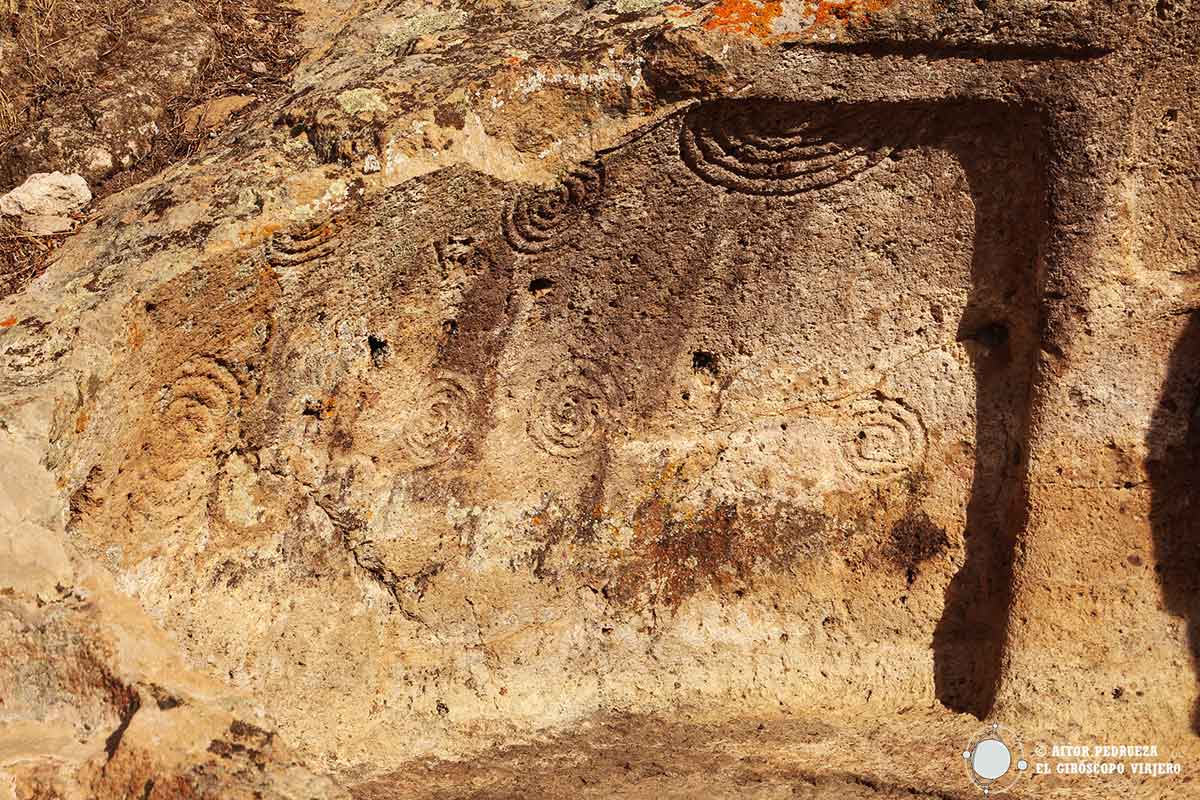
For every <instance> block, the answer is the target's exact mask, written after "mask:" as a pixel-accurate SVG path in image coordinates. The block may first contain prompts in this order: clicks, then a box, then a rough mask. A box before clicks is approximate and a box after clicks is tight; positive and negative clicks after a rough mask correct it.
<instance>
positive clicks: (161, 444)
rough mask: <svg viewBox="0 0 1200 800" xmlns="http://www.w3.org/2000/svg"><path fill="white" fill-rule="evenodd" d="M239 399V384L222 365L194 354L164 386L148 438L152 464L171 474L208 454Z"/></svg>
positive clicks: (162, 473)
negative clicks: (155, 431) (153, 424)
mask: <svg viewBox="0 0 1200 800" xmlns="http://www.w3.org/2000/svg"><path fill="white" fill-rule="evenodd" d="M240 402H241V386H240V385H239V384H238V381H237V378H236V377H234V375H233V373H232V372H230V371H229V370H228V369H227V368H225V367H223V366H222V365H220V364H218V363H217V362H216V361H214V360H212V359H210V358H203V357H200V358H194V359H192V360H190V361H188V362H187V363H185V364H184V365H183V366H182V367H180V368H179V372H178V373H177V375H176V378H175V380H174V381H173V382H172V383H171V386H170V387H169V388H168V389H167V392H166V395H165V397H164V398H163V401H162V405H161V410H160V412H159V414H158V416H157V419H156V425H157V431H158V433H157V434H156V435H155V436H154V437H153V438H152V439H151V451H152V454H153V463H154V469H155V471H156V472H157V473H158V474H159V477H161V478H164V479H168V480H169V479H173V478H174V477H177V476H176V475H175V473H177V472H181V471H182V470H184V469H186V465H187V463H188V462H189V461H191V460H193V459H197V458H206V457H208V456H209V455H211V454H212V452H213V450H214V448H216V447H217V446H218V444H219V443H220V442H221V440H222V439H223V438H224V437H225V435H226V433H227V432H228V430H229V425H230V423H231V420H232V418H233V416H234V414H235V413H236V412H237V409H238V407H239V405H240Z"/></svg>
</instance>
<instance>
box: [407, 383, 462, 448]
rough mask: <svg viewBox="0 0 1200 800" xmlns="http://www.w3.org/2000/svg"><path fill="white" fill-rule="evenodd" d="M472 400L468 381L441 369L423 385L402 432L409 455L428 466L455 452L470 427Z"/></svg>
mask: <svg viewBox="0 0 1200 800" xmlns="http://www.w3.org/2000/svg"><path fill="white" fill-rule="evenodd" d="M474 400H475V392H474V389H473V388H472V384H471V382H470V381H469V380H468V379H466V378H464V377H462V376H461V375H455V374H453V373H449V372H447V373H442V374H441V375H439V376H438V377H436V378H434V379H432V380H430V381H428V382H427V383H425V384H424V385H422V386H421V388H420V389H419V390H418V392H417V395H416V399H415V403H414V405H413V411H412V414H411V416H410V417H409V419H408V420H407V422H406V423H405V425H404V430H403V433H402V434H401V443H402V446H403V448H404V452H405V453H406V454H407V455H408V457H409V459H411V460H412V461H413V463H415V464H416V465H417V466H418V467H428V466H433V465H434V464H440V463H442V462H444V461H447V460H449V459H450V458H451V456H453V455H454V454H455V453H457V452H458V451H459V449H461V448H462V446H463V443H464V442H465V441H466V440H467V435H468V433H469V432H470V429H471V408H472V405H473V403H474Z"/></svg>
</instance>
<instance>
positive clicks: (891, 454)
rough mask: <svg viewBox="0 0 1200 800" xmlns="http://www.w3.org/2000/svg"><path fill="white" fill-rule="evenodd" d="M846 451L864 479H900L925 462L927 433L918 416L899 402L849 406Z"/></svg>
mask: <svg viewBox="0 0 1200 800" xmlns="http://www.w3.org/2000/svg"><path fill="white" fill-rule="evenodd" d="M845 435H846V438H845V441H844V443H843V450H844V451H845V453H846V459H847V461H848V462H849V464H850V467H851V468H852V469H853V470H854V471H855V472H857V473H859V474H861V475H866V476H868V477H872V478H888V477H891V476H894V475H900V474H902V473H904V472H907V471H909V470H911V469H913V468H915V467H917V466H919V465H920V464H921V463H922V462H923V461H924V459H925V445H926V433H925V426H924V424H923V423H922V422H921V418H920V416H919V415H918V414H917V412H915V411H913V410H912V409H910V408H908V407H907V406H905V405H904V404H903V403H901V402H899V401H897V400H890V399H887V398H881V397H871V398H866V399H863V400H858V401H855V402H854V403H853V404H851V406H850V414H849V418H848V424H847V426H846V434H845Z"/></svg>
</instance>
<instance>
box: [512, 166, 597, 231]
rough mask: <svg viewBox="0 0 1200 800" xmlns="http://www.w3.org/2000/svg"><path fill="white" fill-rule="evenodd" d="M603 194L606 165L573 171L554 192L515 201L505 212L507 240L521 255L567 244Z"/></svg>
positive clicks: (534, 194)
mask: <svg viewBox="0 0 1200 800" xmlns="http://www.w3.org/2000/svg"><path fill="white" fill-rule="evenodd" d="M603 193H604V165H603V164H602V163H601V162H599V161H596V162H594V163H592V164H585V165H584V166H582V167H580V168H579V169H576V170H575V171H573V172H572V173H571V174H570V175H568V176H567V177H566V179H565V180H563V181H562V182H561V183H559V184H558V185H557V186H555V187H553V188H551V189H542V190H540V191H536V192H532V193H529V194H523V195H519V196H517V197H516V198H514V199H513V200H512V201H511V202H510V203H509V204H508V206H507V207H506V208H505V209H504V216H503V228H504V238H505V239H507V240H508V243H509V245H510V246H511V247H512V249H513V250H516V251H517V252H518V253H530V254H532V253H542V252H545V251H547V250H553V249H554V248H556V247H559V246H561V245H562V244H563V243H564V242H566V241H567V240H568V239H569V238H570V237H571V236H572V235H573V234H574V232H575V230H576V228H577V227H578V225H579V223H580V222H581V221H582V220H583V219H584V218H585V217H586V216H588V213H589V212H590V211H591V210H593V209H594V208H595V207H596V205H597V204H598V203H599V201H600V197H601V195H602V194H603Z"/></svg>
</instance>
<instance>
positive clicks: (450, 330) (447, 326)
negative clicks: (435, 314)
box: [442, 319, 458, 336]
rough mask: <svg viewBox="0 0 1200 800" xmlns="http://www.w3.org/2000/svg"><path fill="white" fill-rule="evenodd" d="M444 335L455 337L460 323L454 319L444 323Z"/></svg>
mask: <svg viewBox="0 0 1200 800" xmlns="http://www.w3.org/2000/svg"><path fill="white" fill-rule="evenodd" d="M442 333H444V334H446V335H447V336H453V335H454V334H456V333H458V323H457V322H456V321H454V320H452V319H448V320H446V321H445V322H443V323H442Z"/></svg>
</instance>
